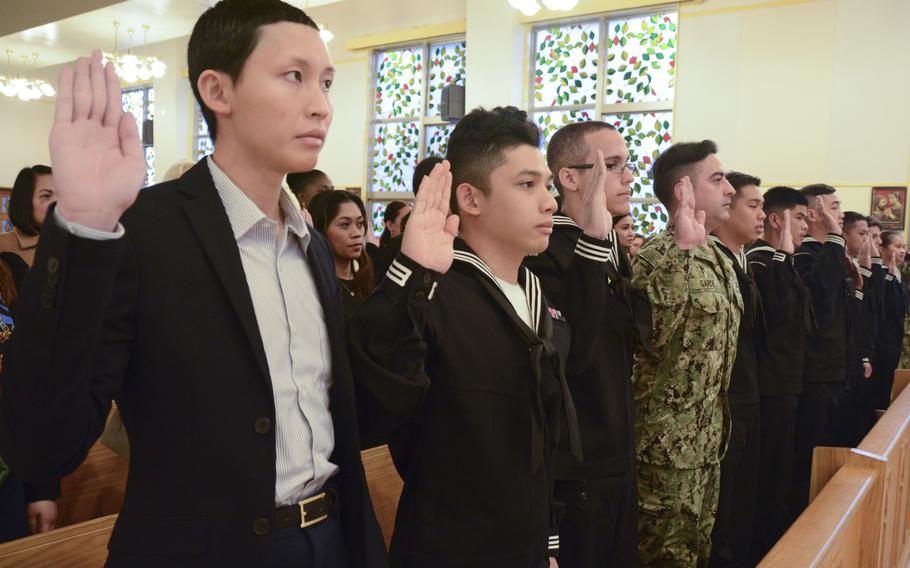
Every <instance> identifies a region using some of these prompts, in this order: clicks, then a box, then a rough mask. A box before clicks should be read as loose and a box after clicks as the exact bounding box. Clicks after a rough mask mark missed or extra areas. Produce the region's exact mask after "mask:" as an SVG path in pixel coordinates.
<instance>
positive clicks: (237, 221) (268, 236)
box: [56, 156, 338, 506]
mask: <svg viewBox="0 0 910 568" xmlns="http://www.w3.org/2000/svg"><path fill="white" fill-rule="evenodd" d="M207 161H208V167H209V171H210V172H211V175H212V179H213V181H214V182H215V188H216V189H217V191H218V195H219V197H220V198H221V201H222V203H223V204H224V209H225V211H226V212H227V216H228V220H229V221H230V224H231V229H232V230H233V233H234V238H235V239H236V240H237V248H238V249H239V251H240V260H241V263H242V264H243V271H244V273H245V274H246V281H247V285H248V287H249V290H250V296H251V298H252V301H253V309H254V310H255V312H256V322H257V324H258V326H259V334H260V335H261V336H262V344H263V347H264V349H265V356H266V360H267V361H268V366H269V375H270V376H271V383H272V393H273V396H274V399H275V418H276V420H275V454H276V461H275V470H276V474H277V478H276V481H275V505H276V506H282V505H290V504H293V503H296V502H298V501H300V500H302V499H304V498H306V497H309V496H310V495H313V494H315V493H317V492H319V490H320V489H321V488H322V486H323V484H324V483H325V482H326V481H327V480H328V479H329V478H330V477H332V476H333V475H334V474H335V473H336V472H337V471H338V467H337V466H336V465H335V464H333V463H331V462H330V461H329V458H330V456H331V454H332V450H333V449H334V447H335V432H334V428H333V425H332V415H331V413H330V412H329V387H330V386H331V382H332V373H331V371H332V369H331V346H330V345H329V338H328V331H327V329H326V325H325V314H324V313H323V310H322V303H321V302H320V299H319V293H318V291H317V289H316V282H315V281H314V279H313V273H312V269H311V267H310V264H309V262H308V260H307V257H306V250H307V246H308V245H309V242H310V233H309V229H308V227H307V225H306V223H305V222H304V219H303V215H302V214H301V212H300V209H299V208H297V207H296V206H295V205H294V203H293V201H292V200H291V198H290V197H289V196H288V195H287V193H286V192H284V191H281V192H280V197H279V205H280V207H281V212H282V215H283V217H284V222H283V224H280V223H279V222H278V221H275V220H272V219H269V218H268V217H267V216H266V215H265V214H264V213H263V212H262V211H261V210H260V209H259V208H258V207H257V206H256V204H254V203H253V202H252V201H251V200H250V199H249V198H248V197H247V196H246V194H244V193H243V191H241V190H240V188H238V187H237V185H236V184H234V182H232V181H231V180H230V178H228V177H227V175H226V174H225V173H224V172H223V171H222V170H221V168H219V167H218V165H217V164H215V162H214V160H212V158H211V156H210V157H208V158H207ZM56 220H57V222H58V223H59V224H60V225H61V226H62V227H63V228H64V229H66V230H67V231H69V232H70V233H72V234H74V235H76V236H80V237H84V238H91V239H96V240H102V239H111V238H119V237H121V236H123V234H124V229H123V227H122V226H120V225H118V227H117V230H116V231H115V232H112V233H106V232H104V231H97V230H93V229H90V228H88V227H82V226H80V225H76V224H74V223H70V222H68V221H67V220H66V219H64V218H63V217H62V216H61V215H59V214H58V215H56Z"/></svg>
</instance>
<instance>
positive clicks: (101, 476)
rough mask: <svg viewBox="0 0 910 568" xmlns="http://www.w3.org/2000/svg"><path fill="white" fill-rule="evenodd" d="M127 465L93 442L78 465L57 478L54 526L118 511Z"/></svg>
mask: <svg viewBox="0 0 910 568" xmlns="http://www.w3.org/2000/svg"><path fill="white" fill-rule="evenodd" d="M128 468H129V463H128V462H127V461H126V460H125V459H123V458H122V457H120V456H118V455H117V454H115V453H114V452H112V451H111V450H109V449H108V448H106V447H105V446H104V445H102V444H101V443H100V442H96V443H95V445H94V446H92V448H91V449H90V450H89V452H88V456H86V458H85V461H84V462H82V465H80V466H79V467H78V468H77V469H76V471H74V472H73V473H71V474H70V475H68V476H66V477H64V478H63V479H62V480H60V498H59V499H58V500H57V526H58V527H64V526H67V525H72V524H75V523H82V522H85V521H88V520H91V519H97V518H98V517H104V516H107V515H113V514H114V513H119V512H120V506H121V505H122V504H123V494H124V492H125V491H126V474H127V469H128Z"/></svg>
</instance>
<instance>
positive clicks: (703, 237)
mask: <svg viewBox="0 0 910 568" xmlns="http://www.w3.org/2000/svg"><path fill="white" fill-rule="evenodd" d="M674 192H675V196H676V202H677V203H679V205H678V206H677V208H676V214H675V215H674V216H673V223H674V225H675V226H676V246H678V247H679V248H681V249H683V250H691V249H694V248H695V247H697V246H700V245H703V244H704V243H705V242H706V241H707V239H708V232H707V230H706V229H705V212H704V211H695V188H694V187H692V182H691V181H690V180H689V176H686V177H684V178H682V179H681V180H679V183H677V184H676V187H675V188H674Z"/></svg>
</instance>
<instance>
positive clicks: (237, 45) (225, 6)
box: [187, 0, 319, 141]
mask: <svg viewBox="0 0 910 568" xmlns="http://www.w3.org/2000/svg"><path fill="white" fill-rule="evenodd" d="M279 22H291V23H295V24H303V25H304V26H309V27H311V28H313V29H314V30H317V31H318V30H319V26H317V25H316V22H314V21H313V20H312V18H310V17H309V16H307V15H306V14H305V13H304V12H303V10H301V9H300V8H297V7H294V6H291V5H290V4H287V3H285V2H281V0H221V1H220V2H218V3H217V4H215V5H214V6H212V7H211V8H209V9H208V10H206V11H205V12H203V13H202V15H201V16H199V19H198V20H196V25H195V26H193V33H192V35H191V36H190V43H189V47H187V69H188V74H189V79H190V86H191V87H192V88H193V95H195V97H196V101H197V102H198V103H199V108H200V109H201V110H202V116H203V118H205V122H206V124H208V127H209V135H210V136H211V137H212V140H213V141H214V140H215V139H216V136H217V134H218V126H217V124H216V120H215V113H213V112H212V111H211V109H209V108H208V107H207V106H205V102H203V100H202V97H201V96H199V85H198V83H199V76H200V75H202V73H203V71H205V70H206V69H213V70H215V71H222V72H224V73H227V74H228V76H229V77H230V78H231V81H233V82H234V83H236V82H237V79H239V78H240V73H241V71H243V66H244V64H245V63H246V60H247V59H248V58H249V57H250V54H251V53H253V50H254V49H256V45H257V44H258V43H259V36H260V33H261V30H262V26H267V25H269V24H277V23H279Z"/></svg>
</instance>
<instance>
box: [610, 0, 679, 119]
mask: <svg viewBox="0 0 910 568" xmlns="http://www.w3.org/2000/svg"><path fill="white" fill-rule="evenodd" d="M676 22H677V16H676V13H670V14H651V15H648V16H640V17H634V18H626V19H621V20H610V23H609V24H608V28H609V31H610V34H609V42H610V47H608V50H607V81H606V83H605V89H604V97H605V102H606V103H608V104H611V103H640V102H650V101H672V100H673V87H674V85H675V84H676Z"/></svg>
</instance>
